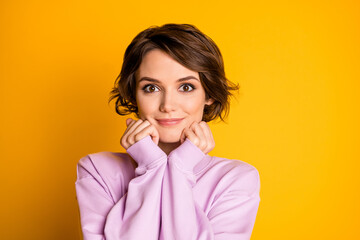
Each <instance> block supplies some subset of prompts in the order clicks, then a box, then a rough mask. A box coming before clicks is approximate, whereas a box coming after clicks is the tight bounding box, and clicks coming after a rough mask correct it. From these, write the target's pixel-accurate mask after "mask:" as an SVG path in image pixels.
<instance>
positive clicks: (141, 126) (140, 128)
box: [127, 120, 150, 144]
mask: <svg viewBox="0 0 360 240" xmlns="http://www.w3.org/2000/svg"><path fill="white" fill-rule="evenodd" d="M149 125H150V122H149V121H147V120H145V121H143V122H142V123H141V124H139V125H137V126H136V127H134V129H132V130H131V132H129V135H128V137H127V141H128V142H129V143H130V144H134V143H135V142H137V141H139V140H140V139H139V140H136V139H135V136H136V135H137V134H138V133H139V132H141V131H143V130H144V128H146V127H148V126H149Z"/></svg>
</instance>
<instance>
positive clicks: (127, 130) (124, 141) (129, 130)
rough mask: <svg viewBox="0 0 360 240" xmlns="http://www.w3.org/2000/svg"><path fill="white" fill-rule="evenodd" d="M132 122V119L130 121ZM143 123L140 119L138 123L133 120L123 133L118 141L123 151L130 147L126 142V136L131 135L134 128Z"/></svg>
mask: <svg viewBox="0 0 360 240" xmlns="http://www.w3.org/2000/svg"><path fill="white" fill-rule="evenodd" d="M132 120H133V119H132ZM129 122H130V120H129ZM142 122H143V121H142V120H141V119H139V120H138V121H135V120H133V121H132V122H131V123H130V124H129V125H128V127H127V128H126V130H125V132H124V133H123V135H122V137H121V139H120V144H121V146H123V147H124V148H125V149H127V148H128V147H130V146H131V145H130V143H129V142H128V141H127V140H128V136H129V134H131V132H132V131H133V130H134V129H135V128H136V126H138V125H139V124H141V123H142Z"/></svg>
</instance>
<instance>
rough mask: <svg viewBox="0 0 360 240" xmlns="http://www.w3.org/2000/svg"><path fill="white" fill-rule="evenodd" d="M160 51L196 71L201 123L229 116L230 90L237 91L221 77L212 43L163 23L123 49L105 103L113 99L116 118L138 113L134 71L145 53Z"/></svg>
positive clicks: (178, 26) (187, 27)
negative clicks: (200, 91) (204, 101)
mask: <svg viewBox="0 0 360 240" xmlns="http://www.w3.org/2000/svg"><path fill="white" fill-rule="evenodd" d="M153 49H160V50H162V51H164V52H165V53H167V54H168V55H170V56H171V57H172V58H174V59H175V60H176V61H177V62H179V63H180V64H182V65H183V66H185V67H186V68H188V69H190V70H192V71H195V72H198V73H199V76H200V81H201V84H202V86H203V87H204V90H205V94H206V98H207V99H209V98H212V99H213V100H214V102H213V103H212V104H211V105H205V107H204V114H203V121H206V122H208V121H211V120H213V119H216V118H217V117H220V119H221V120H224V118H225V117H226V116H227V115H228V113H229V105H230V104H229V100H230V99H229V97H230V96H231V95H232V94H231V92H230V91H232V90H238V89H239V86H238V84H234V83H232V82H230V81H229V80H228V79H227V78H226V77H225V71H224V62H223V58H222V55H221V53H220V50H219V48H218V47H217V46H216V44H215V43H214V41H213V40H212V39H211V38H210V37H208V36H206V35H205V34H203V33H202V32H201V31H200V30H199V29H198V28H196V27H195V26H193V25H190V24H165V25H163V26H160V27H158V26H155V27H150V28H148V29H145V30H144V31H142V32H140V33H139V34H138V35H137V36H136V37H135V38H134V39H133V40H132V42H131V43H130V45H129V46H128V47H127V49H126V51H125V55H124V61H123V65H122V68H121V72H120V74H119V76H118V77H117V78H116V80H115V83H114V87H113V89H112V91H111V92H110V94H111V96H110V98H109V102H110V101H111V100H113V99H116V104H115V110H116V112H117V113H118V114H119V115H127V114H130V113H136V114H138V108H137V105H136V97H135V90H136V78H135V75H136V71H137V70H138V68H139V66H140V64H141V61H142V59H143V57H144V56H145V54H146V53H147V52H149V51H150V50H153Z"/></svg>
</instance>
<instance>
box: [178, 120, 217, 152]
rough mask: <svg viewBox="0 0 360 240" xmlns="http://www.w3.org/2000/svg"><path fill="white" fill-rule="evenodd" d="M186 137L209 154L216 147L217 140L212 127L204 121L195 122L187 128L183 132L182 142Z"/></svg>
mask: <svg viewBox="0 0 360 240" xmlns="http://www.w3.org/2000/svg"><path fill="white" fill-rule="evenodd" d="M186 138H187V139H189V140H190V141H191V142H192V143H193V144H194V145H195V146H197V147H198V148H200V150H201V151H203V153H205V154H208V153H209V152H210V151H211V150H213V149H214V147H215V141H214V137H213V135H212V133H211V130H210V127H209V125H208V124H207V123H206V122H204V121H201V122H200V123H197V122H194V123H192V124H191V125H190V127H188V128H185V129H184V130H183V132H182V133H181V138H180V141H181V143H183V142H184V141H185V139H186Z"/></svg>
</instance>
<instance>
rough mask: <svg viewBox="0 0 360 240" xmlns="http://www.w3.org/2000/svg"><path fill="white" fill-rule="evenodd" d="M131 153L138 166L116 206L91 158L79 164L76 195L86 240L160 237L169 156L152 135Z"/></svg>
mask: <svg viewBox="0 0 360 240" xmlns="http://www.w3.org/2000/svg"><path fill="white" fill-rule="evenodd" d="M127 152H128V153H129V155H130V156H131V157H133V159H134V160H135V161H136V162H137V163H138V167H137V168H136V169H135V177H134V178H133V179H132V180H131V181H130V182H129V185H128V189H127V193H125V194H124V195H123V196H122V197H121V198H120V200H119V201H118V202H116V203H115V202H114V200H113V199H112V197H111V194H110V193H109V189H108V188H107V186H106V184H105V182H104V181H103V180H102V176H100V174H99V172H98V171H97V170H96V169H94V166H93V165H92V164H90V163H89V161H88V160H89V159H85V160H84V161H79V164H78V179H77V181H76V194H77V199H78V203H79V209H80V217H81V226H82V231H83V237H84V240H119V239H132V240H137V239H154V240H158V238H159V229H160V197H161V184H162V178H163V175H164V171H165V168H166V162H167V156H166V154H165V153H164V152H163V151H162V150H161V149H160V148H159V147H158V146H157V145H156V144H155V143H153V141H152V140H151V138H150V136H148V137H145V138H143V139H142V140H140V141H139V142H137V143H135V144H134V145H132V146H131V147H130V148H128V149H127ZM85 162H87V164H85Z"/></svg>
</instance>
